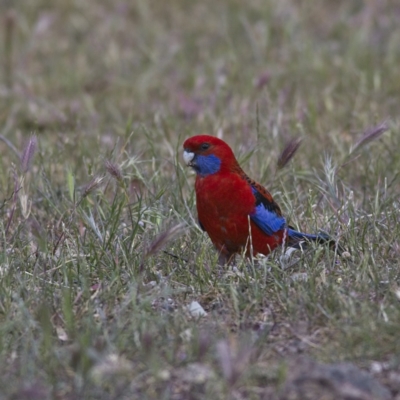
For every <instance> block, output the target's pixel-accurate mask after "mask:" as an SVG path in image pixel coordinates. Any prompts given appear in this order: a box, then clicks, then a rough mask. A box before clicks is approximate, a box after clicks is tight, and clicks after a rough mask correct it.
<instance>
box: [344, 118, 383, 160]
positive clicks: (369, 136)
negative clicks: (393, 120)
mask: <svg viewBox="0 0 400 400" xmlns="http://www.w3.org/2000/svg"><path fill="white" fill-rule="evenodd" d="M388 129H389V126H388V124H387V122H386V121H384V122H381V123H380V124H379V125H376V126H373V127H371V128H368V129H367V130H366V131H365V132H364V133H363V135H362V136H361V138H360V139H359V140H358V142H357V143H356V144H355V145H354V147H353V148H352V149H351V151H350V153H354V152H355V151H356V150H358V149H360V148H361V147H363V146H365V145H366V144H368V143H370V142H372V141H373V140H376V139H378V138H379V137H381V136H382V134H383V133H384V132H386V131H387V130H388Z"/></svg>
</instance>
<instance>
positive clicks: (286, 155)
mask: <svg viewBox="0 0 400 400" xmlns="http://www.w3.org/2000/svg"><path fill="white" fill-rule="evenodd" d="M302 140H303V139H302V138H294V139H291V140H290V141H289V142H288V143H287V144H286V146H285V148H284V149H283V151H282V153H281V154H280V156H279V158H278V162H277V166H278V169H282V168H284V167H285V166H286V165H287V164H288V162H289V161H290V160H291V159H292V158H293V156H294V155H295V154H296V152H297V150H298V149H299V147H300V145H301V142H302Z"/></svg>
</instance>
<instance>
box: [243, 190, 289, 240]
mask: <svg viewBox="0 0 400 400" xmlns="http://www.w3.org/2000/svg"><path fill="white" fill-rule="evenodd" d="M252 190H253V193H254V196H255V201H256V208H255V211H254V213H253V214H251V215H250V219H251V220H252V221H253V222H254V223H255V224H256V225H257V226H258V227H259V228H260V229H261V230H263V231H264V232H265V233H266V234H267V235H273V234H275V233H276V232H278V231H280V230H281V229H283V228H285V226H286V220H285V218H284V217H283V216H282V215H280V213H278V212H277V210H279V208H278V209H276V208H275V207H274V203H271V204H269V202H267V199H265V198H264V197H263V198H262V199H261V193H260V192H259V191H258V190H257V189H256V188H255V187H254V186H252Z"/></svg>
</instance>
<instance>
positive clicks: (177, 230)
mask: <svg viewBox="0 0 400 400" xmlns="http://www.w3.org/2000/svg"><path fill="white" fill-rule="evenodd" d="M185 230H186V227H185V225H184V224H178V225H175V226H173V227H172V228H169V229H167V230H166V231H164V232H163V233H161V234H160V235H158V236H157V237H156V238H155V239H154V240H153V241H152V242H151V244H150V246H149V248H148V249H147V251H146V253H145V257H149V256H151V255H153V254H156V253H158V252H159V251H160V250H161V249H162V248H163V247H164V246H165V245H166V244H167V243H168V242H169V241H171V240H175V239H176V238H178V237H179V236H180V235H182V233H183V232H184V231H185Z"/></svg>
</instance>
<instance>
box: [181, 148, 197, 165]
mask: <svg viewBox="0 0 400 400" xmlns="http://www.w3.org/2000/svg"><path fill="white" fill-rule="evenodd" d="M193 158H194V153H192V152H190V151H187V150H184V151H183V159H184V160H185V163H186V165H189V166H190V165H191V163H192V161H193Z"/></svg>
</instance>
